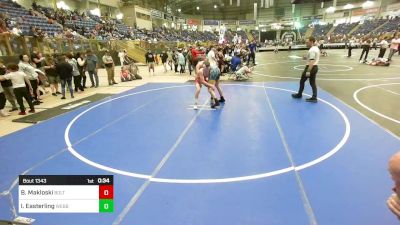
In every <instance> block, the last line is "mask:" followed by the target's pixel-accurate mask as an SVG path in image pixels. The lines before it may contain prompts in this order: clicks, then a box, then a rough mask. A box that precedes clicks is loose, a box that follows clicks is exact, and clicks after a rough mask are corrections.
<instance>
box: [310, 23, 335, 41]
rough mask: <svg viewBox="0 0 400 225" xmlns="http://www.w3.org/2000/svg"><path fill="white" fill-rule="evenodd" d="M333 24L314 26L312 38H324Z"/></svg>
mask: <svg viewBox="0 0 400 225" xmlns="http://www.w3.org/2000/svg"><path fill="white" fill-rule="evenodd" d="M332 26H333V24H326V25H318V24H317V25H315V27H314V31H313V34H312V36H314V37H316V38H321V37H325V36H326V34H327V33H328V32H329V30H330V29H331V28H332Z"/></svg>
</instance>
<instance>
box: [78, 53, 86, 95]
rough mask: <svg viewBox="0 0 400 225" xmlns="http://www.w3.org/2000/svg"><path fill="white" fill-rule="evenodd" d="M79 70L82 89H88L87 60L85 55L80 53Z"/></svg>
mask: <svg viewBox="0 0 400 225" xmlns="http://www.w3.org/2000/svg"><path fill="white" fill-rule="evenodd" d="M78 55H79V56H78V60H77V61H78V70H79V74H80V75H81V80H82V83H81V86H82V88H86V73H85V67H86V58H85V53H83V52H80V53H79V54H78Z"/></svg>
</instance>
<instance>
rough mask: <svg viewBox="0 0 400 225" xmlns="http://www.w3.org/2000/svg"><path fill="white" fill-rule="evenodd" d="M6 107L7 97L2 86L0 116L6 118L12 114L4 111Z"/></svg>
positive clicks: (0, 89)
mask: <svg viewBox="0 0 400 225" xmlns="http://www.w3.org/2000/svg"><path fill="white" fill-rule="evenodd" d="M5 106H6V97H5V95H4V93H3V88H2V86H1V85H0V116H2V117H6V116H9V115H10V114H9V113H7V112H5V111H4V107H5Z"/></svg>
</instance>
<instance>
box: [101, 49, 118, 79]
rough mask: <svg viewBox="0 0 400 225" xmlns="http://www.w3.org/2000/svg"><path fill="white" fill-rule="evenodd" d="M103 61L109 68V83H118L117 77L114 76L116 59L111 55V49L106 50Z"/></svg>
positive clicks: (107, 68)
mask: <svg viewBox="0 0 400 225" xmlns="http://www.w3.org/2000/svg"><path fill="white" fill-rule="evenodd" d="M103 63H104V66H105V67H106V70H107V76H108V84H109V85H114V84H117V82H115V78H114V76H115V72H114V70H115V67H114V60H113V58H112V57H111V55H110V51H108V50H106V53H105V54H104V56H103Z"/></svg>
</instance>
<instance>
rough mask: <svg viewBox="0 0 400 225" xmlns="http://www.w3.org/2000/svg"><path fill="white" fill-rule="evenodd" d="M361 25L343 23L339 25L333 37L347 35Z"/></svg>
mask: <svg viewBox="0 0 400 225" xmlns="http://www.w3.org/2000/svg"><path fill="white" fill-rule="evenodd" d="M358 24H359V23H358V22H356V23H341V24H338V25H337V26H336V28H335V30H334V31H333V32H332V35H347V34H349V33H350V31H351V30H353V29H354V28H355V27H356V26H357V25H358Z"/></svg>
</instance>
